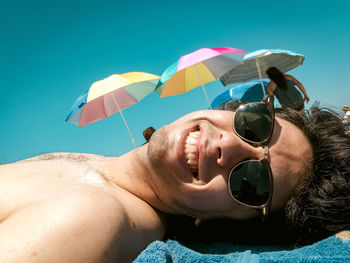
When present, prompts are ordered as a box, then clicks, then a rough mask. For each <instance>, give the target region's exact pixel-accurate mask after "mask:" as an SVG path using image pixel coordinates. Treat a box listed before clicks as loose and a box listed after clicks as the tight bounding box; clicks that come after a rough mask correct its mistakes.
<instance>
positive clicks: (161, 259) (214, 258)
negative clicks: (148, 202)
mask: <svg viewBox="0 0 350 263" xmlns="http://www.w3.org/2000/svg"><path fill="white" fill-rule="evenodd" d="M191 248H193V249H191ZM191 248H188V247H185V246H184V245H182V244H180V243H179V242H177V241H174V240H167V241H166V242H162V241H155V242H153V243H151V244H150V245H149V246H148V247H147V248H146V249H145V250H144V251H143V252H142V253H141V254H140V255H139V256H138V257H137V259H136V260H135V261H134V262H136V263H142V262H150V263H151V262H152V263H170V262H178V263H180V262H181V263H187V262H188V263H190V262H191V263H195V262H196V263H197V262H198V263H199V262H204V263H205V262H208V263H209V262H211V263H213V262H223V263H225V262H230V263H265V262H275V263H282V262H283V263H296V262H297V263H301V262H303V263H304V262H307V263H314V262H315V263H316V262H317V263H325V262H327V263H333V262H334V263H336V262H337V263H343V262H344V263H346V262H350V241H345V240H342V239H340V238H336V237H335V236H331V237H329V238H327V239H325V240H322V241H320V242H317V243H315V244H313V245H309V246H304V247H300V248H290V249H287V250H279V251H276V249H277V250H278V248H276V247H251V248H250V250H245V251H243V250H242V249H244V247H240V246H236V245H233V244H230V243H213V244H212V245H209V246H204V245H200V244H195V245H193V246H191ZM195 250H196V251H195ZM199 251H200V252H199Z"/></svg>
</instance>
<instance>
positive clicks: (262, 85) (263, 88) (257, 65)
mask: <svg viewBox="0 0 350 263" xmlns="http://www.w3.org/2000/svg"><path fill="white" fill-rule="evenodd" d="M255 63H256V67H257V68H258V72H259V78H260V83H261V88H262V90H263V92H264V97H265V96H266V92H265V87H264V82H263V80H262V75H261V70H260V65H259V61H258V59H256V60H255Z"/></svg>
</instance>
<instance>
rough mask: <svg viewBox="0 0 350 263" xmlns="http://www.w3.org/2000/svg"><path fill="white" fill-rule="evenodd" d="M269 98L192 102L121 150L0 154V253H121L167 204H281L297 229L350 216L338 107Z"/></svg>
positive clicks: (253, 212)
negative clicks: (278, 104) (282, 103)
mask: <svg viewBox="0 0 350 263" xmlns="http://www.w3.org/2000/svg"><path fill="white" fill-rule="evenodd" d="M271 105H273V103H271V98H270V99H268V100H266V101H264V103H253V104H247V105H243V106H242V108H239V109H238V110H237V111H236V112H234V111H227V110H222V111H219V110H206V111H198V112H193V113H190V114H188V115H185V116H183V117H182V118H180V119H178V120H176V121H175V122H173V123H171V124H169V125H166V126H164V127H161V128H159V129H158V130H156V131H155V133H154V134H153V135H152V137H151V138H150V141H149V143H147V144H145V145H142V146H141V147H138V148H136V149H134V150H132V151H130V152H128V153H126V154H124V155H122V156H120V157H104V156H98V155H92V154H79V153H50V154H43V155H39V156H36V157H33V158H29V159H26V160H22V161H18V162H15V163H10V164H4V165H1V166H0V262H1V263H17V262H23V261H25V262H27V263H37V262H52V263H55V262H57V263H58V262H59V263H65V262H76V263H80V262H84V263H95V262H131V261H132V260H133V259H135V258H136V257H137V255H138V254H139V253H140V252H141V251H142V250H143V249H145V248H146V247H147V245H148V244H150V243H151V242H153V241H155V240H161V239H163V238H164V237H165V233H166V230H167V218H168V217H171V216H172V215H184V216H187V217H192V218H197V219H204V220H206V219H212V218H231V219H240V220H245V219H249V218H253V217H258V216H259V215H261V216H263V217H264V218H266V217H268V216H269V213H270V212H274V211H278V210H281V209H283V208H284V207H287V208H288V210H287V216H288V218H290V219H291V223H292V224H293V225H295V226H300V227H302V228H303V232H304V233H306V234H312V233H315V231H316V233H322V234H330V233H334V232H335V231H340V230H344V229H346V228H350V223H349V222H350V220H349V218H350V215H349V203H350V202H349V192H350V185H349V167H348V164H349V156H350V154H349V147H348V146H349V140H350V138H349V137H348V136H345V134H344V130H342V128H343V129H344V126H343V124H342V123H341V120H340V118H338V117H336V116H333V115H332V114H330V113H326V112H315V115H310V117H307V116H303V115H302V114H300V113H297V112H295V111H291V110H288V109H287V110H283V109H281V110H282V111H279V112H276V117H275V116H274V112H273V110H272V108H271ZM339 123H340V126H339V125H338V124H339ZM250 168H252V169H250ZM346 204H347V205H346Z"/></svg>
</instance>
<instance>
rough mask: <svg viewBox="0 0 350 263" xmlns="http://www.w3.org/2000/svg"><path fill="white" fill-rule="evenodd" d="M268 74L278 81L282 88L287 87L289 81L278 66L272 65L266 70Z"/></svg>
mask: <svg viewBox="0 0 350 263" xmlns="http://www.w3.org/2000/svg"><path fill="white" fill-rule="evenodd" d="M266 74H267V76H269V78H270V79H271V80H273V81H274V82H275V83H276V85H277V86H278V87H279V88H280V89H286V88H287V82H286V79H285V78H284V74H283V73H282V72H281V71H280V70H279V69H278V68H276V67H271V68H269V69H268V70H266Z"/></svg>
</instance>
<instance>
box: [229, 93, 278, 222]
mask: <svg viewBox="0 0 350 263" xmlns="http://www.w3.org/2000/svg"><path fill="white" fill-rule="evenodd" d="M248 104H264V105H266V106H267V107H268V109H269V110H270V112H271V121H272V125H271V129H270V132H269V136H268V138H266V139H265V140H264V141H262V142H255V141H251V140H248V139H246V138H244V137H242V136H241V135H239V134H238V133H237V131H236V128H235V127H233V128H234V131H235V133H236V134H237V136H239V137H240V138H241V139H242V140H244V141H246V142H249V143H251V144H253V145H254V146H259V145H264V157H263V158H261V159H259V160H247V161H243V162H240V163H238V164H237V165H235V166H234V167H233V168H232V170H231V172H230V174H229V177H228V190H229V193H230V195H231V197H232V198H233V199H234V200H235V201H236V202H238V203H239V204H241V205H244V206H247V207H251V208H254V209H256V210H258V212H259V213H260V215H261V218H262V220H265V219H267V218H268V216H269V213H270V208H271V202H272V193H273V176H272V170H271V166H270V162H269V160H268V154H269V148H268V146H267V145H266V144H268V143H269V141H270V140H271V137H272V134H273V129H274V122H275V111H274V107H273V105H274V104H273V96H271V95H266V96H265V97H264V99H263V100H262V101H261V102H253V103H248ZM245 105H247V104H245ZM245 105H241V106H240V107H239V108H238V109H237V111H236V114H237V112H239V110H240V108H241V107H244V106H245ZM236 114H235V118H236ZM234 120H235V119H234ZM234 122H235V121H233V123H234ZM233 126H234V125H233ZM248 162H260V163H262V164H263V165H264V166H265V168H266V170H267V172H268V174H269V184H270V192H269V196H268V199H267V201H266V203H264V204H262V205H260V206H254V205H248V204H245V203H243V202H241V201H239V200H238V199H236V198H235V197H234V196H233V194H232V192H231V187H230V178H231V176H232V172H233V171H234V170H235V169H236V167H237V166H239V165H241V164H244V163H248Z"/></svg>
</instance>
